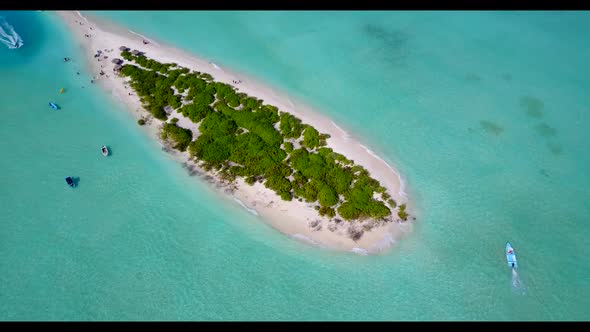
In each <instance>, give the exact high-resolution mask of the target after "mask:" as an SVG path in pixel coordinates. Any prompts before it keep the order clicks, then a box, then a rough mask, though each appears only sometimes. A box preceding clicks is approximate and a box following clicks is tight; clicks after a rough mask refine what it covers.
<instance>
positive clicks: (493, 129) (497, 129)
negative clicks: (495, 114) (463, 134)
mask: <svg viewBox="0 0 590 332" xmlns="http://www.w3.org/2000/svg"><path fill="white" fill-rule="evenodd" d="M479 124H480V125H481V127H482V128H483V130H485V132H487V133H488V134H493V135H496V136H498V135H500V134H501V133H503V132H504V128H503V127H502V126H500V125H499V124H497V123H494V122H492V121H488V120H482V121H479Z"/></svg>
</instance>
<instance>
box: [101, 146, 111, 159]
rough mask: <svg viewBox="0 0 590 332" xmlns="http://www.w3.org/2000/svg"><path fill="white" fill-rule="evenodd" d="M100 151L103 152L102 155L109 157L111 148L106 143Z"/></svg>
mask: <svg viewBox="0 0 590 332" xmlns="http://www.w3.org/2000/svg"><path fill="white" fill-rule="evenodd" d="M100 151H101V152H102V155H103V156H105V157H107V156H108V155H109V148H107V146H106V145H103V146H102V148H101V149H100Z"/></svg>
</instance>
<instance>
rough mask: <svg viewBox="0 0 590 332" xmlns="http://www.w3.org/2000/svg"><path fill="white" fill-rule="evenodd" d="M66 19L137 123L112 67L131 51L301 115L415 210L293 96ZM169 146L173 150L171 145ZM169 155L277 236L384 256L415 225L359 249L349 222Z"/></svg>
mask: <svg viewBox="0 0 590 332" xmlns="http://www.w3.org/2000/svg"><path fill="white" fill-rule="evenodd" d="M58 14H59V16H60V17H61V18H62V19H63V20H64V21H65V23H66V24H67V26H68V27H69V28H70V31H71V33H72V34H73V35H74V37H75V40H76V41H77V42H78V43H79V44H80V47H81V48H82V49H83V52H84V54H85V55H87V60H86V62H87V64H88V66H89V68H90V70H91V73H92V74H93V75H94V76H95V78H96V80H95V85H99V86H101V87H102V88H104V89H105V90H106V91H107V92H109V93H111V94H112V95H113V96H114V97H115V98H116V99H117V100H119V101H121V102H123V103H124V104H125V105H126V106H127V107H126V108H127V109H128V110H130V112H131V113H132V114H133V115H134V116H135V118H136V119H140V118H142V117H143V118H145V117H147V116H148V112H147V111H145V110H143V107H142V106H141V102H140V100H139V97H137V95H135V94H134V93H133V90H132V89H131V88H130V87H128V86H127V84H126V80H127V79H126V78H122V77H119V76H117V75H115V74H114V72H113V66H114V64H113V63H112V62H111V60H112V59H113V58H121V57H120V51H119V47H120V46H123V45H124V46H127V47H129V48H131V49H137V50H140V51H142V52H145V54H146V56H147V57H149V58H152V59H154V60H157V61H159V62H167V63H172V62H174V63H177V64H178V65H180V66H183V67H187V68H189V69H191V70H198V71H201V72H206V73H209V74H211V75H212V76H213V78H214V79H215V80H216V81H219V82H223V83H227V84H230V85H233V86H236V87H237V88H238V91H239V92H244V93H246V94H248V95H250V96H253V97H257V98H259V99H263V100H264V102H265V103H267V104H271V105H275V106H277V107H278V108H279V110H280V111H283V112H289V113H291V114H293V115H295V116H296V117H298V118H300V119H301V120H302V121H303V123H307V124H310V125H311V126H313V127H315V128H316V129H317V130H318V131H319V132H320V133H327V134H329V135H330V136H331V137H330V138H329V139H327V144H328V146H329V147H330V148H332V149H333V150H334V151H335V152H338V153H341V154H343V155H344V156H346V157H347V158H348V159H351V160H354V162H355V164H359V165H362V166H363V167H365V168H366V169H367V170H368V171H369V172H370V174H371V176H372V177H373V178H375V179H376V180H378V181H379V182H380V183H381V185H383V186H384V187H385V188H387V192H388V193H389V194H390V195H391V197H392V198H393V199H395V200H396V201H397V202H398V204H399V203H404V202H405V203H410V202H408V201H407V198H406V195H405V193H404V191H403V185H404V184H403V182H402V180H401V178H400V176H399V174H398V173H397V172H396V171H395V170H394V169H392V168H391V167H390V166H389V165H388V164H387V163H386V162H385V161H383V160H381V159H380V158H379V157H377V156H376V155H374V154H373V153H372V152H371V151H370V150H368V149H367V148H366V147H365V146H363V145H362V144H361V143H360V142H358V141H356V140H355V139H354V138H352V137H351V136H350V135H348V134H347V133H346V132H345V131H344V130H342V129H341V128H339V127H338V126H336V124H334V123H333V122H332V121H331V120H330V119H328V118H326V117H324V116H322V115H321V114H319V113H318V112H314V111H313V110H311V109H310V108H309V107H308V106H306V105H303V104H301V103H298V102H293V101H292V99H290V98H289V97H287V96H286V95H284V94H279V93H278V92H276V91H273V90H271V89H270V88H269V87H266V86H264V85H262V84H260V83H259V82H256V81H254V80H253V79H251V78H248V77H244V76H243V75H238V74H236V73H234V72H231V71H229V70H227V69H225V68H223V69H222V68H220V67H219V66H217V65H216V64H214V63H213V62H210V61H206V60H202V59H199V58H198V57H196V56H194V55H189V54H187V53H184V52H182V51H180V50H178V49H175V48H172V47H169V46H167V45H162V44H161V43H158V42H157V41H154V40H151V39H150V40H149V41H150V42H149V44H147V45H145V44H143V40H144V39H145V38H146V37H143V36H141V35H138V34H135V33H133V32H131V31H129V30H125V29H124V28H122V27H119V26H116V25H115V24H113V23H110V22H108V23H107V22H105V21H103V20H98V19H96V18H88V17H83V16H82V15H81V14H80V13H79V12H77V11H72V12H64V11H60V12H58ZM86 34H88V35H90V37H86V36H85V35H86ZM146 40H147V39H146ZM97 50H101V51H103V54H102V55H101V57H100V58H101V61H98V60H97V58H94V57H93V56H94V54H96V52H97ZM111 50H112V51H111ZM105 55H106V56H108V58H107V59H104V58H103V56H105ZM101 66H102V67H101ZM101 70H103V71H104V73H105V75H102V76H101V75H99V73H100V71H101ZM234 80H241V81H242V82H241V83H240V84H238V85H236V84H234V83H233V81H234ZM86 86H89V87H91V86H92V84H90V82H89V83H88V84H87V85H86ZM129 93H131V95H129ZM174 117H176V118H178V119H179V122H178V123H177V124H178V125H179V126H180V127H184V128H188V129H191V130H192V131H193V133H194V135H193V137H195V138H196V137H197V135H198V127H197V125H196V124H194V123H192V122H191V121H190V120H189V119H187V118H185V117H183V116H182V114H177V113H174ZM170 118H172V117H170ZM134 125H136V124H134ZM160 126H161V121H160V120H157V119H150V120H148V121H147V124H146V125H145V126H144V127H145V128H146V130H148V131H149V134H150V135H153V136H155V137H159V135H158V131H159V128H160ZM162 144H163V145H165V143H164V142H162ZM165 149H166V150H167V151H168V152H170V154H171V156H173V157H174V158H175V159H177V160H178V161H180V162H183V163H185V164H184V166H186V167H187V168H188V169H189V170H191V172H193V173H194V174H199V175H201V178H203V179H204V180H206V181H208V182H211V183H212V184H214V185H215V187H217V188H218V189H220V190H222V191H224V192H225V193H227V194H229V195H231V196H230V197H233V198H234V199H235V200H236V201H237V202H239V203H240V204H241V205H243V206H244V207H246V208H247V209H248V210H249V211H251V212H252V213H254V214H257V215H258V216H260V217H261V219H263V220H264V221H265V222H267V223H268V224H270V225H271V226H273V227H274V228H276V229H278V230H279V231H281V232H282V233H284V234H287V235H289V236H291V237H293V238H295V239H298V240H303V241H305V242H307V243H311V244H314V245H317V246H319V247H323V248H329V249H337V250H346V251H352V252H355V253H358V254H367V253H379V252H384V251H385V250H386V249H388V248H390V247H391V245H392V244H393V243H395V241H396V240H398V239H399V238H400V237H401V236H402V235H403V233H405V232H408V231H410V230H411V222H404V223H401V222H400V221H399V220H398V218H397V215H396V211H393V214H392V216H393V217H392V218H391V221H390V222H386V223H385V222H382V223H379V224H376V226H373V228H372V229H371V230H365V231H364V233H363V236H362V237H361V238H360V239H359V240H357V241H353V240H352V239H351V238H350V237H349V235H348V228H349V227H351V226H350V224H349V223H347V222H346V221H343V222H340V223H338V224H336V223H335V222H334V221H330V220H329V219H328V218H325V217H321V216H319V214H318V213H317V211H316V210H315V209H314V208H313V205H312V204H309V203H306V202H305V201H304V202H299V201H297V200H292V201H290V202H287V201H283V200H281V198H280V197H279V196H278V195H276V194H275V193H274V191H272V190H270V189H267V188H265V187H264V185H263V184H261V183H258V182H257V183H255V184H254V185H253V186H249V185H247V184H245V183H244V181H243V180H242V179H238V180H236V182H235V183H234V184H231V185H228V184H223V183H221V182H220V181H217V179H216V178H215V177H213V176H208V175H212V173H208V174H207V172H205V171H203V170H202V169H200V168H199V167H198V166H197V165H196V164H195V163H194V162H192V161H190V160H189V159H190V158H189V155H188V153H186V152H184V153H180V152H177V151H172V149H170V148H168V147H165ZM408 210H409V211H410V212H411V211H412V205H411V204H409V205H408ZM314 221H319V222H314ZM368 223H369V222H365V223H363V224H365V225H366V224H368ZM310 224H312V225H313V227H312V226H311V225H310ZM361 227H362V226H361V225H360V224H359V225H357V226H355V228H361Z"/></svg>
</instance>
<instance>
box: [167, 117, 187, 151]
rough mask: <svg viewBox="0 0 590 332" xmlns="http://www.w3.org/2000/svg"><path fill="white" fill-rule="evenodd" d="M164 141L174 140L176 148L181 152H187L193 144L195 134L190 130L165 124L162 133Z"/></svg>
mask: <svg viewBox="0 0 590 332" xmlns="http://www.w3.org/2000/svg"><path fill="white" fill-rule="evenodd" d="M161 137H162V139H165V140H168V139H169V140H172V141H174V143H176V144H175V145H174V148H175V149H177V150H180V151H186V148H187V147H188V146H189V144H190V143H191V140H192V138H193V133H192V132H191V131H190V130H189V129H185V128H181V127H178V126H176V125H175V124H172V123H165V124H164V126H163V127H162V132H161Z"/></svg>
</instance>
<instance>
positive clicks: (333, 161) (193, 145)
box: [120, 51, 408, 220]
mask: <svg viewBox="0 0 590 332" xmlns="http://www.w3.org/2000/svg"><path fill="white" fill-rule="evenodd" d="M121 55H122V57H123V58H124V59H125V60H128V61H129V62H131V63H128V64H125V65H123V67H122V69H121V70H120V74H121V75H122V76H125V77H128V78H129V79H130V86H131V88H133V89H134V90H135V91H136V93H137V95H138V96H139V97H140V98H141V102H142V103H143V106H144V108H145V109H146V110H147V111H148V112H150V113H151V114H152V115H153V116H154V117H155V118H157V119H160V120H163V121H165V120H167V118H168V114H167V113H166V110H165V109H166V108H169V109H174V110H176V111H177V112H178V113H180V114H182V115H183V116H185V117H186V118H188V119H190V120H191V121H192V122H194V123H196V124H198V125H199V127H198V128H199V133H195V134H198V137H196V139H194V140H193V133H192V132H191V131H190V130H189V129H185V128H182V127H179V126H178V125H177V122H178V119H177V118H173V119H172V120H171V121H170V122H165V123H164V125H163V127H162V131H161V137H162V138H163V139H165V140H169V141H172V142H173V143H174V148H175V149H177V150H180V151H188V153H189V154H190V156H191V157H192V158H196V159H197V160H198V161H200V162H201V165H202V166H203V168H204V169H206V170H216V171H218V175H219V176H220V177H221V178H222V179H225V180H228V181H233V180H235V179H236V177H243V178H244V181H245V182H246V183H247V184H249V185H253V184H254V183H256V182H263V183H264V186H266V187H267V188H269V189H272V190H273V191H275V192H276V193H277V195H279V196H280V197H281V198H282V199H283V200H287V201H290V200H292V199H294V198H295V199H298V200H300V201H301V200H305V201H306V202H309V203H315V202H317V204H319V205H316V209H317V210H318V213H319V214H320V215H322V216H328V217H336V216H337V215H339V216H340V217H342V218H343V219H345V220H358V219H365V218H375V219H380V218H385V217H387V216H390V215H391V209H395V208H396V207H397V204H396V202H395V201H394V200H393V199H390V196H389V194H387V193H386V192H385V188H384V187H382V186H381V185H380V184H379V182H378V181H377V180H375V179H373V178H372V177H371V176H370V175H369V172H368V171H367V170H366V169H365V168H363V167H362V166H360V165H354V162H353V161H352V160H349V159H347V158H346V157H345V156H343V155H341V154H338V153H335V152H334V151H332V149H331V148H328V147H326V139H328V138H329V137H330V136H329V135H327V134H321V133H319V132H318V131H317V130H316V129H315V128H313V127H311V126H310V125H307V124H304V123H302V122H301V120H300V119H298V118H297V117H295V116H293V115H291V114H289V113H285V112H280V111H279V110H278V108H277V107H275V106H272V105H267V104H264V103H263V101H262V100H259V99H257V98H254V97H251V96H248V95H246V94H244V93H238V92H237V91H236V90H235V88H234V87H233V86H231V85H228V84H225V83H220V82H215V81H214V80H213V77H212V76H211V75H209V74H206V73H201V72H197V71H192V72H191V71H190V70H189V69H187V68H181V67H178V66H177V65H176V64H170V63H159V62H157V61H155V60H153V59H148V58H147V57H145V56H144V55H138V56H135V55H132V54H131V53H129V52H127V51H123V52H122V53H121ZM138 123H139V121H138ZM140 124H143V123H140ZM379 194H380V195H379ZM386 203H387V204H388V205H389V207H388V206H387V205H386ZM398 208H399V211H398V216H399V217H400V218H401V219H403V220H406V219H407V217H408V215H407V213H406V211H405V205H404V204H402V205H400V206H399V207H398Z"/></svg>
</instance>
